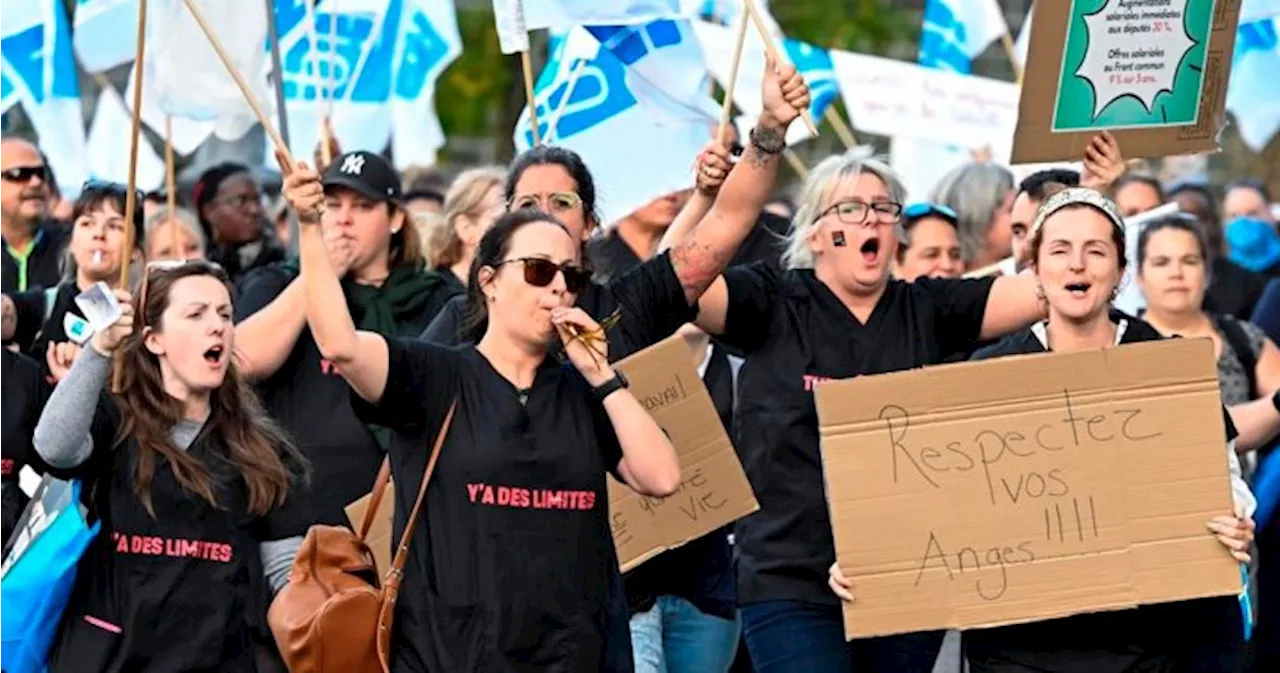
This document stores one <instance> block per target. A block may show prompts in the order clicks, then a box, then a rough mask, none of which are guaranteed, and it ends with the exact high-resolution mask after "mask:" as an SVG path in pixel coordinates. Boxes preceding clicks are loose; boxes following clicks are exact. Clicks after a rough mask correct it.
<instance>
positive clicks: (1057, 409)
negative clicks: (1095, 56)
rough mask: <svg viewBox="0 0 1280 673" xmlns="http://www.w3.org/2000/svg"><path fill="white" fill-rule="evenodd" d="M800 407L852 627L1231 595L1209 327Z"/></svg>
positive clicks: (904, 381)
mask: <svg viewBox="0 0 1280 673" xmlns="http://www.w3.org/2000/svg"><path fill="white" fill-rule="evenodd" d="M1042 7H1043V5H1042ZM1036 20H1037V21H1039V16H1037V17H1036ZM817 408H818V418H819V420H820V424H821V437H822V462H823V470H824V473H825V479H826V489H827V500H828V505H829V507H830V510H831V524H832V532H833V533H834V536H835V544H836V556H837V558H838V562H839V564H840V568H841V569H842V570H843V572H844V573H845V575H846V576H847V577H849V578H850V579H852V580H853V585H854V596H855V597H856V599H857V600H856V601H855V602H853V603H850V604H846V605H845V607H844V623H845V634H846V635H847V636H849V637H850V638H853V637H866V636H879V635H886V634H894V633H906V632H912V631H925V630H931V629H943V628H969V627H979V626H995V625H1000V624H1010V623H1016V622H1028V621H1038V620H1044V619H1050V618H1054V617H1063V616H1067V615H1072V614H1077V613H1083V612H1096V611H1102V610H1117V609H1121V608H1130V607H1134V606H1137V605H1143V604H1148V603H1160V602H1168V601H1176V600H1183V599H1189V598H1197V597H1205V596H1219V595H1229V594H1236V593H1238V592H1239V591H1240V586H1241V585H1240V570H1239V567H1238V566H1237V565H1236V563H1235V561H1233V560H1232V559H1231V557H1230V556H1229V555H1228V553H1227V551H1226V550H1225V549H1224V548H1223V547H1222V545H1220V544H1219V543H1218V541H1217V540H1216V539H1215V538H1214V537H1213V535H1211V534H1210V533H1209V532H1208V531H1207V530H1206V529H1205V523H1206V522H1207V521H1208V520H1209V519H1210V518H1212V517H1214V516H1218V515H1222V514H1230V513H1231V511H1232V501H1231V486H1230V482H1229V477H1228V470H1227V454H1226V441H1225V435H1224V428H1223V423H1222V402H1221V398H1220V396H1219V393H1218V378H1217V371H1216V368H1215V365H1214V355H1213V344H1212V343H1211V342H1210V341H1209V340H1208V339H1172V340H1168V341H1159V342H1152V343H1143V344H1134V345H1128V346H1123V347H1120V348H1112V349H1106V350H1098V351H1087V352H1079V353H1064V354H1040V355H1026V356H1015V357H1008V358H1001V359H996V360H990V361H985V362H966V363H960V364H956V365H948V366H942V367H929V368H925V369H916V370H912V371H907V372H900V373H894V374H886V375H880V376H867V377H859V378H855V379H848V380H844V381H835V382H829V383H823V384H820V385H819V386H818V388H817Z"/></svg>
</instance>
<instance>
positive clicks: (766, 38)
mask: <svg viewBox="0 0 1280 673" xmlns="http://www.w3.org/2000/svg"><path fill="white" fill-rule="evenodd" d="M742 6H743V8H744V9H746V10H747V14H749V15H750V16H751V21H752V23H754V24H755V25H756V31H757V32H759V33H760V41H761V42H763V43H764V49H765V51H766V52H767V53H768V54H769V58H771V59H773V61H774V63H783V62H785V61H786V60H787V59H786V58H784V57H783V55H782V52H781V51H779V50H778V45H776V44H774V40H773V36H772V35H770V34H769V29H768V28H767V27H766V26H765V25H764V19H762V18H760V10H759V9H757V8H756V3H755V2H754V1H753V0H742ZM800 121H802V122H804V125H805V128H808V129H809V135H810V136H812V137H814V138H817V137H818V127H817V126H816V125H814V123H813V117H812V116H811V115H810V114H809V111H808V110H801V111H800Z"/></svg>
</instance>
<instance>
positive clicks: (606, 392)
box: [591, 370, 631, 402]
mask: <svg viewBox="0 0 1280 673" xmlns="http://www.w3.org/2000/svg"><path fill="white" fill-rule="evenodd" d="M630 387H631V382H630V381H628V380H627V377H625V376H623V375H622V372H620V371H616V370H615V371H614V372H613V378H611V379H609V380H608V381H605V382H604V383H601V384H600V385H598V386H596V387H594V388H592V389H591V394H592V395H595V396H596V399H597V400H599V401H601V402H604V398H606V397H608V396H610V395H612V394H614V393H616V392H618V391H619V390H622V389H623V388H630Z"/></svg>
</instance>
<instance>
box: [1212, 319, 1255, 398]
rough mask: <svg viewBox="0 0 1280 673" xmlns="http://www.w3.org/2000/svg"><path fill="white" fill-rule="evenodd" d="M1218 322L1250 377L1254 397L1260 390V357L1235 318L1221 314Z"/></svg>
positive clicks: (1250, 389)
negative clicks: (1258, 370) (1254, 351)
mask: <svg viewBox="0 0 1280 673" xmlns="http://www.w3.org/2000/svg"><path fill="white" fill-rule="evenodd" d="M1217 323H1218V325H1220V326H1221V327H1222V338H1224V339H1226V340H1227V343H1229V344H1231V350H1233V351H1235V352H1236V360H1239V362H1240V366H1241V367H1243V368H1244V375H1245V376H1246V377H1247V378H1248V379H1249V397H1250V399H1252V398H1253V396H1254V395H1256V394H1257V390H1258V372H1257V369H1258V358H1257V357H1256V356H1255V355H1254V353H1253V347H1252V346H1250V345H1249V335H1248V334H1246V333H1245V331H1244V328H1243V327H1241V326H1240V323H1239V322H1238V321H1236V320H1235V319H1234V318H1229V317H1226V316H1220V317H1218V319H1217Z"/></svg>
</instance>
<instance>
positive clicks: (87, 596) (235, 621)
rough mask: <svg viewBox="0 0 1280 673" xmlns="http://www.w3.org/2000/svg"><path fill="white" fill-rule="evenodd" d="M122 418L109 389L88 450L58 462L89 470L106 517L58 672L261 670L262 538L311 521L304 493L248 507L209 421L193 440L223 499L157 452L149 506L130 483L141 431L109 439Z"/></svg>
mask: <svg viewBox="0 0 1280 673" xmlns="http://www.w3.org/2000/svg"><path fill="white" fill-rule="evenodd" d="M215 413H216V411H215ZM119 419H120V415H119V412H118V411H117V410H116V409H115V407H114V404H113V402H112V400H111V399H110V398H108V397H107V396H105V395H104V396H103V398H102V400H101V402H100V404H99V409H98V412H97V413H96V415H95V417H94V422H93V430H92V433H91V434H92V436H93V454H92V456H90V458H89V459H88V460H87V461H85V462H84V463H83V464H82V465H80V466H79V467H78V468H75V469H72V470H55V469H50V472H51V473H53V474H55V475H56V476H59V477H62V478H81V479H84V480H85V485H84V490H83V494H84V501H85V505H86V506H88V507H89V511H90V515H91V516H96V517H98V518H99V519H100V521H101V523H102V528H101V530H100V531H99V532H98V536H97V537H96V538H95V539H94V541H93V542H92V543H91V544H90V546H89V549H88V550H87V551H86V552H85V555H84V557H83V558H81V560H80V564H79V566H78V571H77V574H76V584H75V588H74V589H73V590H72V593H71V600H70V603H69V604H68V605H67V609H66V611H65V612H64V614H63V618H62V623H61V625H60V627H59V631H58V636H57V640H56V641H55V643H54V646H53V649H52V651H51V653H50V659H49V670H50V672H51V673H64V672H65V673H84V672H85V671H94V672H103V673H106V672H111V673H116V672H120V673H124V672H125V671H128V672H129V673H137V672H147V671H155V672H156V673H162V672H163V673H172V672H174V671H182V672H184V673H192V672H197V671H199V672H208V673H215V672H218V673H225V672H238V671H244V672H245V673H254V672H255V671H256V670H257V667H256V663H255V661H254V648H253V633H252V629H251V624H252V623H257V622H261V621H262V620H263V619H264V616H263V613H264V611H265V610H266V605H265V604H264V603H263V597H264V596H265V595H266V593H265V592H266V588H265V586H266V584H265V583H266V579H265V578H264V577H263V570H262V559H261V556H260V553H259V551H258V545H259V543H261V542H264V541H270V540H280V539H284V538H288V537H293V536H298V535H303V534H304V533H305V532H306V529H307V527H308V525H309V524H310V522H311V515H310V512H309V511H308V510H307V506H306V494H305V493H303V492H302V491H301V490H299V489H300V488H301V487H300V486H295V488H294V489H293V490H291V491H290V493H289V496H288V497H287V498H286V499H285V502H284V503H283V505H281V506H279V507H276V508H274V509H272V510H271V511H269V512H268V513H267V514H266V515H264V516H258V515H255V514H253V513H251V512H250V511H249V507H248V488H247V487H246V485H245V483H244V480H243V478H241V476H240V474H239V472H238V471H237V470H236V469H235V468H234V467H233V466H232V465H231V464H230V462H229V461H228V460H227V458H226V455H227V450H226V448H225V447H224V445H223V444H222V440H221V438H220V437H217V436H215V435H214V434H213V433H212V432H211V430H210V424H208V423H206V425H205V427H204V428H203V429H202V430H201V431H200V434H199V435H198V436H197V437H196V439H195V440H194V442H193V443H192V445H191V447H190V448H189V449H187V450H188V451H189V452H190V455H192V456H194V457H197V458H199V459H200V461H201V462H202V463H203V464H204V466H205V467H206V468H207V469H208V470H209V471H210V472H211V474H212V476H213V479H214V490H215V495H216V497H217V501H218V504H219V507H217V508H215V507H213V506H211V505H210V504H209V503H208V502H207V501H205V500H204V498H202V497H200V496H199V495H197V494H195V493H192V492H189V491H186V490H185V489H183V488H182V487H181V486H180V485H179V484H178V481H177V479H176V478H175V477H174V475H173V470H172V468H171V466H170V464H169V462H168V460H167V459H165V458H163V457H157V458H156V464H155V472H154V476H153V479H152V482H151V500H152V504H153V508H154V510H155V512H156V516H155V517H154V518H153V517H152V516H151V515H150V514H148V513H147V511H146V509H144V508H143V505H142V502H141V501H140V500H139V499H138V497H137V495H135V494H134V491H133V483H134V480H133V471H134V466H135V465H136V463H137V460H138V446H137V443H136V442H135V441H133V440H132V439H128V440H126V442H125V443H124V445H122V446H113V443H114V442H113V439H114V437H115V435H116V431H117V428H118V425H119Z"/></svg>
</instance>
